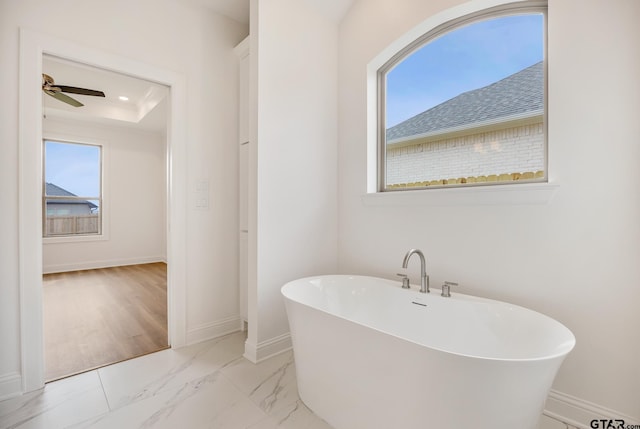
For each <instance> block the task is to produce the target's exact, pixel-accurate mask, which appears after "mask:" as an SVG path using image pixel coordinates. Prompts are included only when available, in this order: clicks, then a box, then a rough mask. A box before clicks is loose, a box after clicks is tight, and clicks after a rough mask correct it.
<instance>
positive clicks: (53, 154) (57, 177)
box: [45, 141, 100, 197]
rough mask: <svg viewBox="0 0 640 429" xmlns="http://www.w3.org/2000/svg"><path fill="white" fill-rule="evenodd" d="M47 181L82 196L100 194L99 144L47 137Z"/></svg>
mask: <svg viewBox="0 0 640 429" xmlns="http://www.w3.org/2000/svg"><path fill="white" fill-rule="evenodd" d="M45 159H46V168H45V181H47V182H49V183H53V184H54V185H57V186H59V187H61V188H64V189H66V190H67V191H69V192H71V193H74V194H76V195H78V196H81V197H97V196H99V195H100V147H99V146H92V145H83V144H70V143H56V142H52V141H45Z"/></svg>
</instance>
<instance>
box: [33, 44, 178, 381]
mask: <svg viewBox="0 0 640 429" xmlns="http://www.w3.org/2000/svg"><path fill="white" fill-rule="evenodd" d="M42 65H43V76H44V77H43V95H42V97H43V106H44V115H43V119H42V129H43V137H44V140H43V145H44V146H43V186H42V189H43V197H42V206H43V219H44V224H43V271H44V273H45V276H44V280H43V287H44V290H43V293H44V294H43V311H44V333H45V337H44V340H45V342H44V343H45V361H44V362H45V380H46V381H52V380H55V379H59V378H62V377H66V376H69V375H73V374H77V373H80V372H84V371H87V370H91V369H94V368H97V367H100V366H104V365H108V364H112V363H115V362H119V361H122V360H126V359H130V358H133V357H137V356H140V355H142V354H146V353H151V352H155V351H159V350H162V349H164V348H167V347H168V339H167V326H166V323H167V321H166V319H167V293H166V292H167V291H166V283H167V282H166V262H167V258H166V230H167V223H166V218H167V217H166V201H167V197H166V189H167V186H166V182H167V180H166V178H167V174H166V166H167V163H166V159H165V158H166V152H167V151H166V134H167V133H166V129H167V125H166V124H167V114H166V105H167V98H168V92H169V91H168V88H167V87H166V86H164V85H159V84H157V83H154V82H150V81H147V80H144V79H140V78H134V77H130V76H126V75H123V74H121V73H115V72H112V71H107V70H104V69H100V68H96V67H90V66H87V65H84V64H79V63H77V62H72V61H68V60H63V59H61V58H57V57H52V56H50V55H44V56H43V61H42ZM158 298H160V299H158ZM162 336H164V338H160V337H162Z"/></svg>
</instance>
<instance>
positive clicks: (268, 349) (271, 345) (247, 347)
mask: <svg viewBox="0 0 640 429" xmlns="http://www.w3.org/2000/svg"><path fill="white" fill-rule="evenodd" d="M291 347H292V344H291V334H289V333H288V332H287V333H286V334H282V335H279V336H277V337H274V338H271V339H269V340H266V341H261V342H259V343H258V344H254V343H250V342H249V340H247V341H246V342H245V343H244V357H245V358H246V359H248V360H249V361H251V362H253V363H259V362H262V361H263V360H265V359H269V358H270V357H272V356H275V355H279V354H280V353H284V352H286V351H288V350H291Z"/></svg>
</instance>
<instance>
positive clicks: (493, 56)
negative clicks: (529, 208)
mask: <svg viewBox="0 0 640 429" xmlns="http://www.w3.org/2000/svg"><path fill="white" fill-rule="evenodd" d="M545 13H546V8H540V7H536V8H531V7H525V8H523V7H510V8H507V9H504V8H503V9H502V10H498V11H496V10H491V11H487V12H486V13H483V14H475V15H474V16H472V17H464V18H462V19H459V20H456V21H454V22H452V23H449V24H446V25H443V26H440V27H438V28H436V29H434V30H432V31H430V32H429V33H427V34H425V35H424V36H423V37H422V38H420V39H419V40H417V41H416V42H414V43H413V44H411V45H410V46H407V47H406V48H405V49H404V50H403V51H401V52H400V53H399V54H398V55H396V56H395V57H394V58H392V59H391V60H390V61H389V62H388V63H387V64H385V65H384V66H383V67H382V68H381V69H380V70H379V72H378V85H379V111H380V114H379V123H380V124H379V125H380V126H379V130H380V131H379V174H378V176H379V190H381V191H393V190H406V189H417V188H431V187H442V186H469V185H482V184H506V183H523V182H531V181H546V179H547V145H546V124H545V118H546V114H545V98H546V96H545V93H546V89H545V88H546V83H545V76H546V71H545V70H546V64H545V58H544V57H545V33H546V25H545Z"/></svg>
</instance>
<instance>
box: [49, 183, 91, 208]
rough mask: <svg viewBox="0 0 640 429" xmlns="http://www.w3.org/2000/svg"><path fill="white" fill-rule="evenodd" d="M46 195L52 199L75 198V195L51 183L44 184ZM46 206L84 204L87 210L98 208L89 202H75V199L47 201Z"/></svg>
mask: <svg viewBox="0 0 640 429" xmlns="http://www.w3.org/2000/svg"><path fill="white" fill-rule="evenodd" d="M46 195H47V196H52V197H77V195H76V194H73V193H71V192H69V191H67V190H66V189H64V188H61V187H60V186H58V185H54V184H53V183H49V182H47V183H46ZM47 204H86V205H88V206H89V208H91V209H96V208H98V206H97V205H95V204H94V203H92V202H91V201H87V200H76V199H68V200H62V199H55V200H48V201H47Z"/></svg>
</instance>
